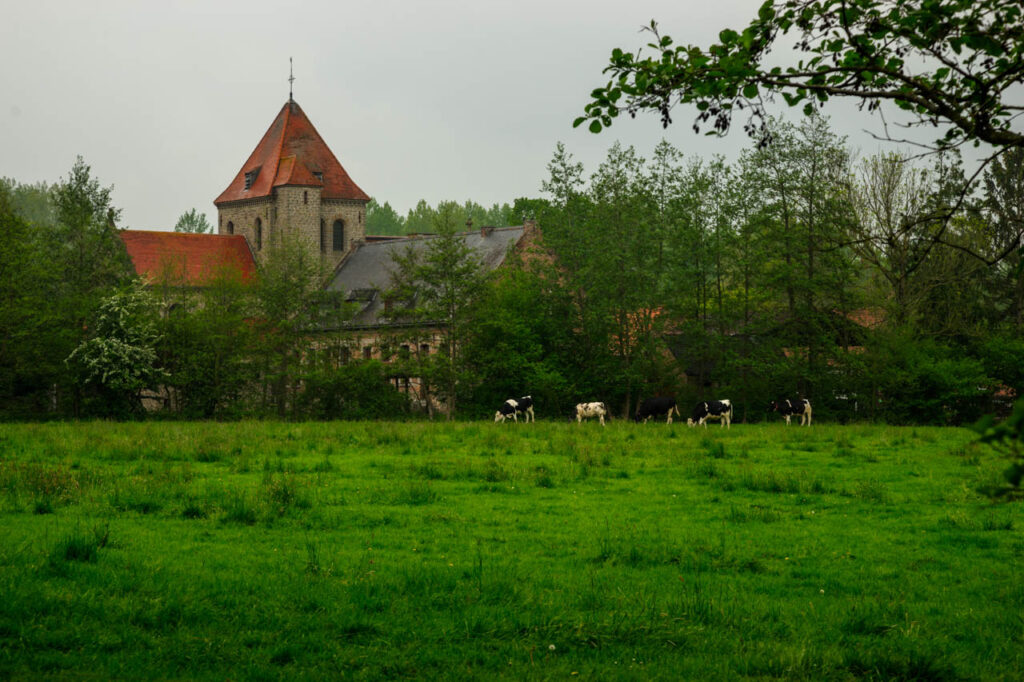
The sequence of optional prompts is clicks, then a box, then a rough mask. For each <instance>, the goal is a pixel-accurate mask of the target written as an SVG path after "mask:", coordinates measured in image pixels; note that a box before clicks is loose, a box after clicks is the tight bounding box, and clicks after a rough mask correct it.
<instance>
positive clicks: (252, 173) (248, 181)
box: [245, 168, 260, 189]
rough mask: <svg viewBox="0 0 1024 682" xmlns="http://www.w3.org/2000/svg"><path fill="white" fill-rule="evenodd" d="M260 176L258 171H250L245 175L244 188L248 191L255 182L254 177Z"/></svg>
mask: <svg viewBox="0 0 1024 682" xmlns="http://www.w3.org/2000/svg"><path fill="white" fill-rule="evenodd" d="M259 174H260V169H259V168H257V169H256V170H251V171H249V172H247V173H246V174H245V188H246V189H250V188H251V187H252V184H253V183H254V182H256V176H257V175H259Z"/></svg>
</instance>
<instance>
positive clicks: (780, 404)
mask: <svg viewBox="0 0 1024 682" xmlns="http://www.w3.org/2000/svg"><path fill="white" fill-rule="evenodd" d="M768 411H769V412H778V413H779V414H781V415H782V416H783V417H785V418H786V426H789V418H790V417H793V416H797V417H800V426H810V425H811V401H810V400H808V399H807V398H796V399H795V400H788V399H784V400H773V401H772V404H771V405H769V406H768ZM805 420H806V421H805Z"/></svg>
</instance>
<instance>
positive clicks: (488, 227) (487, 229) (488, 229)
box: [480, 225, 494, 237]
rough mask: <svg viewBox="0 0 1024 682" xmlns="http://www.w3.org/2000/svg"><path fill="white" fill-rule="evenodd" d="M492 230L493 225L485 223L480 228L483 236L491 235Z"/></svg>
mask: <svg viewBox="0 0 1024 682" xmlns="http://www.w3.org/2000/svg"><path fill="white" fill-rule="evenodd" d="M492 232H494V226H493V225H484V226H483V227H481V228H480V236H481V237H490V236H491V233H492Z"/></svg>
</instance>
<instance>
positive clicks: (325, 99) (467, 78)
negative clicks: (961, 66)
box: [0, 0, 880, 230]
mask: <svg viewBox="0 0 1024 682" xmlns="http://www.w3.org/2000/svg"><path fill="white" fill-rule="evenodd" d="M760 1H761V0H715V1H713V2H708V1H707V0H699V1H698V0H632V1H626V2H623V1H622V0H586V1H583V0H579V1H577V0H544V1H542V0H516V1H515V2H504V1H500V2H499V1H490V0H445V1H430V2H427V1H422V2H420V1H416V0H403V1H401V2H399V1H398V0H373V1H367V2H363V1H361V0H358V1H356V0H344V1H341V2H338V1H334V2H304V3H285V2H265V1H263V0H248V1H247V2H238V3H235V2H213V1H196V2H178V1H176V0H167V1H165V2H162V3H149V2H139V1H138V0H132V1H130V2H129V1H125V2H108V1H102V0H101V1H97V2H81V1H78V0H76V1H74V2H66V1H51V0H33V2H13V1H9V2H4V8H3V13H2V16H3V22H2V24H0V60H2V62H0V63H2V64H3V68H2V69H0V176H4V177H9V178H13V179H15V180H17V181H18V182H22V183H31V182H38V181H46V182H51V183H52V182H55V181H57V180H59V179H60V178H62V177H66V176H67V174H68V171H69V170H70V168H71V166H72V164H73V163H74V160H75V157H76V156H78V155H81V156H82V157H83V158H84V159H85V161H86V163H88V164H89V165H90V166H91V167H92V171H93V174H94V177H96V178H98V179H99V181H100V182H101V183H102V184H103V185H104V186H110V185H113V187H114V192H113V201H114V204H115V206H117V207H119V208H121V209H123V216H122V217H123V220H122V223H121V226H122V227H130V228H134V229H155V230H170V229H173V226H174V223H175V222H176V221H177V218H178V216H180V215H181V214H182V213H183V212H185V211H187V210H189V209H190V208H197V209H199V210H200V212H204V213H206V214H207V217H208V218H209V220H210V222H211V223H215V222H216V209H215V208H214V206H213V199H214V198H215V197H216V196H217V195H218V194H220V192H221V191H223V190H224V188H225V187H227V185H228V183H229V182H230V181H231V180H232V179H233V178H234V176H235V174H236V173H237V172H238V171H239V169H240V168H241V166H242V163H244V161H245V160H246V159H247V158H248V156H249V154H250V153H251V152H252V150H253V149H254V148H255V146H256V144H257V143H258V142H259V140H260V138H261V137H262V135H263V133H264V132H265V131H266V129H267V128H268V127H269V125H270V123H271V122H272V121H273V119H274V117H275V116H276V115H277V113H278V111H279V110H280V109H281V107H282V106H283V104H284V103H285V102H286V101H287V99H288V58H289V57H293V58H294V69H295V82H294V92H295V100H296V102H298V103H299V104H300V105H301V106H302V108H303V109H304V111H305V112H306V114H307V115H308V116H309V117H310V119H311V120H312V122H313V124H314V125H315V126H316V127H317V129H318V130H319V132H320V134H321V136H323V138H324V140H325V141H326V142H327V144H328V146H329V147H330V148H331V149H332V150H333V151H334V154H335V156H337V157H338V160H339V161H340V162H341V164H342V165H343V166H344V167H345V169H346V170H347V171H348V173H349V175H351V176H352V178H353V180H355V182H356V184H358V185H359V186H360V187H362V188H363V190H364V191H366V192H367V193H368V194H369V195H371V196H373V197H375V198H376V199H378V201H381V202H383V201H389V202H390V203H391V205H392V206H394V207H395V208H396V209H397V210H398V211H399V212H400V213H403V214H404V213H405V212H406V211H407V210H408V209H409V208H411V207H412V206H413V205H414V204H415V203H416V201H417V200H419V199H421V198H422V199H426V200H427V201H428V202H430V203H431V204H436V202H438V201H440V200H443V199H455V200H458V201H465V200H466V199H472V200H474V201H477V202H479V203H481V204H484V205H487V206H489V205H491V204H493V203H496V202H511V201H513V200H514V199H515V198H516V197H520V196H531V197H536V196H540V195H541V193H540V184H541V181H542V180H543V179H544V178H545V176H546V164H547V163H548V161H549V160H550V158H551V155H552V152H553V151H554V148H555V144H556V143H557V142H559V141H562V142H564V143H565V144H566V146H567V148H568V150H569V151H570V152H572V153H573V154H574V155H575V157H576V159H577V160H579V161H582V162H583V163H584V164H585V165H586V170H587V172H588V173H589V172H591V171H593V170H594V169H595V168H596V166H597V164H598V163H599V162H600V161H601V159H602V158H603V157H604V155H605V153H606V151H607V149H608V147H609V146H610V145H611V144H612V143H613V142H614V141H615V140H619V141H621V142H622V143H624V144H631V145H634V146H636V147H637V149H638V150H639V151H640V152H641V154H642V155H644V156H648V157H649V156H650V153H651V150H652V149H653V147H654V145H655V144H656V143H657V142H658V140H660V139H661V138H662V137H665V138H667V139H668V140H669V141H671V142H672V143H673V144H675V145H676V146H677V147H679V148H680V149H682V150H683V151H684V152H685V153H686V154H688V155H700V156H708V155H710V154H713V153H722V154H725V155H726V156H727V157H729V158H734V157H735V155H736V153H737V152H738V150H739V149H741V148H743V147H745V146H747V145H748V144H749V141H748V140H747V138H746V137H745V135H744V134H743V131H742V129H741V128H740V127H739V126H737V129H736V130H735V131H733V133H731V134H730V136H729V137H728V138H727V139H725V140H717V139H712V138H704V137H699V136H697V135H694V134H693V132H692V131H691V129H690V124H691V122H692V119H693V115H692V112H688V111H678V112H677V114H676V116H675V118H676V121H677V123H676V124H675V125H674V126H673V127H671V128H669V129H668V130H667V131H664V130H662V129H661V126H660V124H659V122H658V120H657V117H656V116H651V115H648V116H645V117H642V118H639V119H637V120H633V121H631V120H628V119H620V120H619V121H617V122H616V124H615V125H614V126H613V127H612V128H611V129H610V130H609V131H606V132H604V133H602V134H600V135H593V134H591V133H589V132H587V131H586V130H585V128H583V127H581V128H580V129H573V128H572V120H573V119H574V118H575V117H576V116H578V115H580V114H581V113H582V110H583V106H584V105H585V104H586V103H587V101H588V94H589V92H590V91H591V90H592V89H593V88H594V87H597V86H599V85H603V84H604V83H605V81H606V78H605V77H604V76H603V75H602V73H601V71H602V69H603V68H604V66H605V64H606V63H607V61H608V56H609V54H610V52H611V50H612V48H614V47H622V48H624V49H625V48H630V49H636V48H638V47H641V46H643V45H644V44H646V42H647V38H648V34H641V33H640V32H639V29H640V27H641V26H644V25H646V24H648V23H649V22H650V20H651V19H657V20H658V22H659V23H660V25H661V26H662V27H663V29H664V31H665V32H666V33H669V34H670V35H672V36H673V38H675V39H676V42H685V43H695V44H700V45H707V44H709V43H710V42H711V41H713V40H715V38H716V36H717V35H718V32H719V31H720V30H721V29H723V28H726V27H734V28H742V27H743V26H745V25H746V24H747V23H748V21H749V20H750V19H751V18H752V17H753V16H754V15H755V13H756V9H757V7H758V6H759V4H760ZM781 110H782V107H781V106H780V107H779V109H778V111H780V112H781ZM830 112H832V113H833V120H834V121H835V124H836V128H837V129H838V130H839V132H841V133H843V134H846V135H849V136H850V140H851V142H852V143H853V144H854V145H855V146H858V147H860V148H861V149H865V148H866V151H867V152H869V153H870V152H873V151H875V150H876V149H877V148H878V147H879V146H880V145H878V143H876V142H874V141H872V140H871V139H870V138H869V137H868V136H867V135H866V134H863V133H862V132H860V131H861V130H862V129H863V128H871V127H873V128H874V129H876V130H877V127H878V123H877V121H876V120H875V121H873V120H871V119H869V118H868V117H867V115H866V114H860V113H859V112H856V111H855V110H854V109H852V108H851V107H849V106H847V107H845V108H836V109H830Z"/></svg>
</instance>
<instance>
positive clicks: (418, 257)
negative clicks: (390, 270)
mask: <svg viewBox="0 0 1024 682" xmlns="http://www.w3.org/2000/svg"><path fill="white" fill-rule="evenodd" d="M421 203H423V202H421ZM459 217H460V216H459V214H458V212H457V211H456V209H455V208H454V207H453V206H452V205H445V206H442V208H441V210H440V212H439V213H438V215H437V217H436V218H435V219H434V220H433V224H432V228H433V231H434V232H436V234H437V236H436V237H434V238H432V239H430V240H428V241H426V242H424V243H421V244H420V245H421V246H422V248H420V249H414V248H412V247H409V248H408V249H406V251H405V252H404V253H396V254H394V256H393V258H394V261H395V266H396V269H395V271H394V274H393V276H392V280H391V287H390V289H389V290H388V291H387V292H386V293H385V298H386V301H390V302H391V303H390V304H387V305H388V306H390V307H391V310H392V313H391V316H392V317H393V318H398V319H402V320H403V321H407V322H412V323H415V324H418V325H419V326H421V327H430V328H434V327H436V328H437V329H438V334H439V336H440V339H441V343H440V347H439V349H438V352H437V353H436V354H434V355H431V356H430V357H429V359H426V360H425V361H424V362H423V363H422V364H421V366H420V368H421V370H422V371H423V372H424V376H423V379H424V381H425V382H426V383H428V384H432V385H434V386H436V387H437V388H438V389H439V391H440V393H441V395H442V396H443V397H444V399H445V400H446V401H447V405H448V410H447V412H448V418H449V419H451V418H453V417H454V415H455V409H456V402H457V400H456V397H457V395H458V393H459V391H460V389H462V388H463V387H464V386H463V385H464V384H466V383H468V382H469V379H470V372H469V369H470V368H469V366H468V364H467V363H466V361H465V352H464V351H465V343H466V340H467V338H468V335H469V333H470V331H471V330H470V327H469V311H470V310H471V308H472V305H473V303H474V301H475V300H476V298H477V297H478V296H479V294H480V292H481V290H482V289H483V284H484V281H485V279H486V271H485V269H484V267H483V264H482V263H481V262H480V261H479V259H478V258H477V257H476V256H475V254H474V253H473V251H472V249H471V248H470V246H469V245H468V244H467V243H466V240H465V239H463V238H462V237H461V236H460V235H459V234H458V229H459V226H460V225H459V222H460V220H459Z"/></svg>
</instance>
